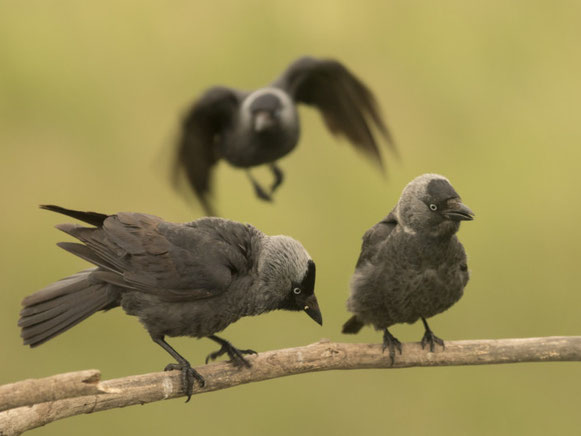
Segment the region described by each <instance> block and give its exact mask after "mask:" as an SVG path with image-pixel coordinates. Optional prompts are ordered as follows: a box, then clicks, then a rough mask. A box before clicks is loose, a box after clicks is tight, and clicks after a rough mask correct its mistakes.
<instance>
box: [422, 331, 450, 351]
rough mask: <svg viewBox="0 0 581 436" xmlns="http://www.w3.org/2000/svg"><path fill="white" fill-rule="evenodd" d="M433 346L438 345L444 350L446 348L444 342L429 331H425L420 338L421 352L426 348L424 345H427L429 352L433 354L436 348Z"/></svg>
mask: <svg viewBox="0 0 581 436" xmlns="http://www.w3.org/2000/svg"><path fill="white" fill-rule="evenodd" d="M435 344H438V345H440V346H441V347H442V349H444V350H445V349H446V346H445V345H444V341H443V340H442V339H440V338H439V337H437V336H436V335H435V334H434V332H432V331H431V330H426V333H424V337H423V338H422V341H421V345H422V350H423V349H425V348H426V345H429V346H430V352H431V353H433V352H434V350H435V348H436V347H435Z"/></svg>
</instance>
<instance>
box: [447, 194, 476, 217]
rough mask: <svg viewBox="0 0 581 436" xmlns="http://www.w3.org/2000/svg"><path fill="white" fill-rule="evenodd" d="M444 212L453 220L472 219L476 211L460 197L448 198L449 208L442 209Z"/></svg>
mask: <svg viewBox="0 0 581 436" xmlns="http://www.w3.org/2000/svg"><path fill="white" fill-rule="evenodd" d="M442 214H443V215H444V216H445V217H446V218H448V219H449V220H452V221H472V220H473V219H474V212H472V210H470V208H469V207H468V206H466V205H465V204H464V203H462V202H461V201H460V200H458V199H452V200H448V209H446V210H444V211H442Z"/></svg>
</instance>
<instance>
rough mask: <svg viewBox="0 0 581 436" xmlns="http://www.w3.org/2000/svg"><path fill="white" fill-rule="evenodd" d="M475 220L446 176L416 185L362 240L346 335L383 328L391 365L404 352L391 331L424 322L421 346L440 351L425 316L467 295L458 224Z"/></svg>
mask: <svg viewBox="0 0 581 436" xmlns="http://www.w3.org/2000/svg"><path fill="white" fill-rule="evenodd" d="M473 216H474V213H473V212H472V211H471V210H470V209H469V208H468V207H467V206H466V205H464V204H463V203H462V201H461V199H460V196H459V195H458V194H457V193H456V191H455V190H454V188H453V187H452V185H451V184H450V182H449V181H448V179H446V178H445V177H443V176H440V175H437V174H424V175H422V176H419V177H417V178H415V179H414V180H412V181H411V182H410V183H409V184H408V185H407V186H406V187H405V188H404V190H403V192H402V194H401V197H400V199H399V201H398V203H397V205H396V207H395V208H394V209H393V210H392V211H391V212H390V213H389V215H387V217H386V218H384V219H383V220H382V221H380V222H379V223H377V224H376V225H374V226H373V227H372V228H371V229H369V230H368V231H367V232H366V233H365V235H364V236H363V244H362V247H361V254H360V256H359V260H358V261H357V265H356V268H355V273H354V274H353V277H352V279H351V294H350V296H349V299H348V300H347V308H348V309H349V311H350V312H352V313H354V314H355V315H353V316H352V317H351V318H350V319H349V320H348V321H347V322H346V323H345V324H344V325H343V333H357V332H359V330H360V329H361V327H363V326H364V325H366V324H371V325H372V326H373V327H375V328H376V329H377V330H383V349H384V350H385V349H386V348H389V354H390V358H391V362H392V365H393V362H394V359H395V349H396V348H397V349H398V350H399V352H400V353H401V343H400V342H399V341H398V340H397V339H396V338H395V337H394V336H392V334H391V333H390V332H389V330H388V327H390V326H392V325H394V324H398V323H404V322H405V323H409V324H412V323H414V322H416V321H417V320H418V319H421V320H422V322H423V323H424V327H425V334H424V337H423V338H422V342H421V343H422V348H424V347H425V346H426V345H429V346H430V351H434V343H437V344H440V345H441V346H442V347H443V346H444V341H442V339H440V338H438V337H437V336H436V335H434V333H433V332H432V330H430V327H428V323H427V321H426V318H430V317H432V316H434V315H436V314H438V313H440V312H443V311H445V310H446V309H448V308H449V307H451V306H452V305H453V304H454V303H455V302H456V301H458V300H459V299H460V297H461V296H462V294H463V292H464V287H465V286H466V283H468V278H469V274H468V266H467V264H466V253H465V252H464V247H463V246H462V244H461V243H460V241H459V240H458V238H457V237H456V232H457V231H458V229H459V227H460V221H469V220H472V219H473Z"/></svg>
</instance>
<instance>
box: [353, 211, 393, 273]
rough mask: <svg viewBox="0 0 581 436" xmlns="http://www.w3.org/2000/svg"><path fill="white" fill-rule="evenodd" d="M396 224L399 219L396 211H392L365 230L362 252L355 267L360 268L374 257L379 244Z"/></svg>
mask: <svg viewBox="0 0 581 436" xmlns="http://www.w3.org/2000/svg"><path fill="white" fill-rule="evenodd" d="M395 226H397V219H396V217H395V214H394V212H393V211H391V212H390V213H389V215H387V216H386V217H385V218H384V219H383V220H381V221H380V222H378V223H377V224H375V225H374V226H373V227H371V228H370V229H369V230H367V232H365V234H364V235H363V243H362V244H361V254H360V255H359V259H358V260H357V264H356V266H355V268H359V267H360V266H361V265H363V264H364V263H365V262H368V261H370V260H371V259H372V258H373V256H374V255H375V254H376V253H377V248H378V246H379V244H380V243H381V242H382V241H385V239H386V238H387V237H388V236H389V234H390V233H391V232H392V230H393V229H394V228H395Z"/></svg>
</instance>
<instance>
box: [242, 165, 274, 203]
mask: <svg viewBox="0 0 581 436" xmlns="http://www.w3.org/2000/svg"><path fill="white" fill-rule="evenodd" d="M246 175H247V176H248V179H250V183H252V187H253V188H254V193H255V194H256V196H257V197H258V198H260V199H261V200H264V201H272V197H271V196H270V195H269V194H267V192H266V191H265V190H264V188H263V187H262V186H260V184H259V183H258V182H257V181H256V179H255V178H254V177H253V176H252V174H250V170H246Z"/></svg>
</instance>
